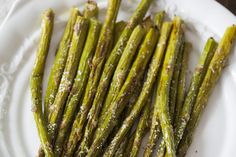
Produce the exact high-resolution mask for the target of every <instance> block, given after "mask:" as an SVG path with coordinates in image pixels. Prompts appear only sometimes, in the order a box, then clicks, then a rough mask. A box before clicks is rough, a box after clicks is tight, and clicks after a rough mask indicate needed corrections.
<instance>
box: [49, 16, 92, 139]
mask: <svg viewBox="0 0 236 157" xmlns="http://www.w3.org/2000/svg"><path fill="white" fill-rule="evenodd" d="M87 28H88V21H87V20H86V19H85V18H83V17H81V16H78V17H77V20H76V23H75V27H74V33H73V37H72V42H71V47H70V50H69V53H68V58H67V62H66V66H65V70H64V72H63V75H62V79H61V83H60V86H59V89H58V93H57V95H56V98H55V101H54V103H53V105H52V110H51V113H50V114H49V122H48V131H49V133H50V135H51V137H52V139H54V138H55V132H56V130H57V129H58V122H59V120H60V118H61V116H62V112H63V109H64V106H65V102H66V99H67V96H68V94H69V92H70V89H71V86H72V83H73V80H74V77H75V74H76V70H77V67H78V63H79V59H80V56H81V54H82V50H83V47H84V41H85V39H86V35H87Z"/></svg>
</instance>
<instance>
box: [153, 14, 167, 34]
mask: <svg viewBox="0 0 236 157" xmlns="http://www.w3.org/2000/svg"><path fill="white" fill-rule="evenodd" d="M165 15H166V13H165V11H161V12H158V13H156V14H155V17H154V21H155V25H156V26H157V28H158V29H159V30H161V27H162V24H163V20H164V17H165Z"/></svg>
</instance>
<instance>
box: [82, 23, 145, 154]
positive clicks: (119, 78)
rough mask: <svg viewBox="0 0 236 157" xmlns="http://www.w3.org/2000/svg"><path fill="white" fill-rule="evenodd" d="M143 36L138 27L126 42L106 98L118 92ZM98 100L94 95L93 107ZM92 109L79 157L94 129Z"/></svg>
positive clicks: (143, 31)
mask: <svg viewBox="0 0 236 157" xmlns="http://www.w3.org/2000/svg"><path fill="white" fill-rule="evenodd" d="M144 35H145V30H144V28H143V27H142V26H140V25H138V26H137V27H136V28H135V29H134V31H133V33H132V35H131V37H130V39H129V41H128V44H127V46H126V48H125V50H124V52H123V55H122V57H121V59H120V61H119V63H118V65H117V68H116V71H115V73H114V76H113V78H112V83H111V85H110V89H109V93H108V95H107V97H109V96H114V95H116V94H117V93H118V92H119V90H120V88H121V86H122V85H123V82H124V81H125V78H126V76H127V73H128V70H129V69H130V66H131V64H132V61H133V59H132V58H134V56H135V53H136V51H137V48H138V46H139V45H140V43H141V42H142V39H143V37H144ZM99 98H101V97H100V95H98V94H96V96H95V99H94V102H93V105H94V106H96V105H101V103H102V102H99V100H100V99H99ZM93 109H94V108H92V109H91V110H90V112H89V118H88V123H87V126H86V129H85V134H84V137H83V141H82V143H81V148H80V149H81V152H80V153H79V154H80V156H84V155H85V154H87V152H86V150H88V148H89V146H90V144H91V140H92V135H93V132H92V131H91V128H94V125H95V124H96V121H94V120H96V118H94V116H95V117H96V115H95V114H96V113H95V110H93Z"/></svg>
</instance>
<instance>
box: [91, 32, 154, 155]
mask: <svg viewBox="0 0 236 157" xmlns="http://www.w3.org/2000/svg"><path fill="white" fill-rule="evenodd" d="M157 38H158V32H157V30H156V29H155V28H151V29H150V30H149V31H148V33H147V35H146V37H145V39H144V41H143V43H142V45H141V47H140V50H139V53H138V56H137V58H136V60H135V61H134V63H133V65H132V68H131V70H130V73H129V75H128V77H127V79H126V81H125V83H124V85H123V86H122V88H121V90H120V92H119V94H118V95H117V97H116V99H115V100H114V101H113V102H112V103H111V106H110V107H109V109H108V110H109V111H108V113H107V117H106V119H105V121H104V123H103V125H102V126H101V127H100V128H98V130H102V131H101V132H100V134H99V136H97V137H96V138H95V140H94V142H93V144H92V146H91V148H90V150H89V155H90V154H91V155H92V154H93V152H94V151H96V149H99V148H100V146H101V145H103V143H104V142H105V140H106V138H107V137H108V135H109V134H110V133H111V131H112V129H113V128H114V126H116V124H117V120H118V119H117V118H118V117H119V116H120V114H121V112H122V111H123V109H124V107H125V104H127V100H128V99H129V98H130V96H131V94H132V92H133V90H132V89H133V88H134V85H135V81H139V80H137V78H139V77H140V76H143V74H144V72H145V69H146V66H147V64H148V61H149V59H150V58H151V56H152V53H153V50H154V48H155V45H156V42H157ZM149 92H150V91H146V93H149ZM121 128H122V127H121ZM126 133H127V132H126ZM114 140H115V141H116V138H114V139H113V141H114ZM113 141H112V142H111V144H110V145H109V147H108V149H107V151H106V152H105V154H104V157H108V156H112V155H113V154H114V153H115V151H116V149H117V147H118V146H119V144H120V142H121V141H120V140H119V142H115V143H116V144H115V145H114V144H113V143H114V142H113ZM92 151H93V152H92Z"/></svg>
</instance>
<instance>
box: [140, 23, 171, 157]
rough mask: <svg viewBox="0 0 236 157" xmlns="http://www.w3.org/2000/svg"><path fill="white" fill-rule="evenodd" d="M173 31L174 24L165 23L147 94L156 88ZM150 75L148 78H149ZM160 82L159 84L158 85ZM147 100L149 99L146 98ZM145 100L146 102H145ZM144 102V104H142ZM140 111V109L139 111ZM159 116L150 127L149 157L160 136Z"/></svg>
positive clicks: (151, 67)
mask: <svg viewBox="0 0 236 157" xmlns="http://www.w3.org/2000/svg"><path fill="white" fill-rule="evenodd" d="M171 30H172V23H170V22H165V23H164V24H163V26H162V28H161V36H160V39H159V42H158V45H157V49H156V52H155V54H154V57H153V59H152V63H151V66H150V69H155V71H154V72H155V73H154V74H152V73H153V72H152V70H150V72H149V73H150V74H149V75H150V78H147V83H146V84H147V87H146V89H145V88H144V89H143V92H144V93H145V92H146V90H151V89H152V88H153V86H154V83H155V81H156V80H157V73H158V72H159V73H160V68H161V65H162V62H163V58H164V56H165V51H166V47H167V45H168V40H169V36H170V33H171ZM149 75H148V76H149ZM149 82H151V84H149ZM158 83H159V82H157V85H158ZM140 99H141V100H140V105H139V106H140V107H138V106H137V108H141V107H142V106H143V105H142V104H144V102H145V101H143V100H142V98H140ZM145 99H147V98H145ZM145 99H144V100H145ZM142 101H143V102H142ZM139 110H140V109H139ZM157 117H158V115H157V112H153V116H152V124H151V127H150V135H149V138H148V143H147V147H146V149H145V151H144V156H145V157H148V156H150V155H151V154H152V151H153V149H154V146H155V143H156V141H157V139H158V137H159V135H160V124H159V120H158V118H157Z"/></svg>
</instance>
